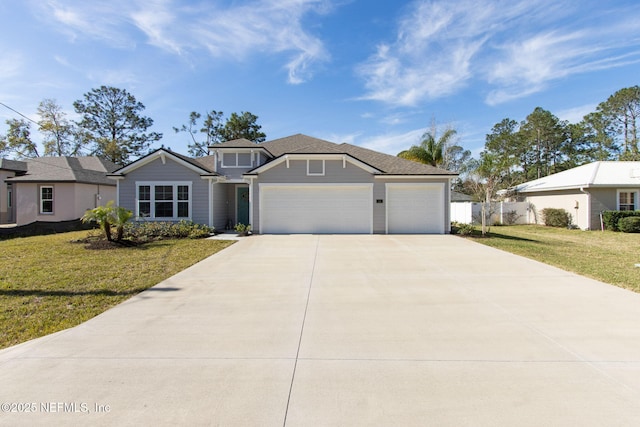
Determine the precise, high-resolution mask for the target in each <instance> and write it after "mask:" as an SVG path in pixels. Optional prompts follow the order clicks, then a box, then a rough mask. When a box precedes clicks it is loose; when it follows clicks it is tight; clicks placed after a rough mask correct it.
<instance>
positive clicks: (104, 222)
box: [82, 200, 133, 242]
mask: <svg viewBox="0 0 640 427" xmlns="http://www.w3.org/2000/svg"><path fill="white" fill-rule="evenodd" d="M132 216H133V212H131V211H130V210H128V209H125V208H123V207H121V206H114V205H113V200H110V201H109V202H108V203H107V204H106V205H105V206H98V207H97V208H95V209H91V210H88V211H87V212H86V213H85V214H84V215H83V216H82V222H85V223H87V222H95V223H96V224H98V226H99V227H100V228H102V230H103V231H104V235H105V237H106V238H107V240H108V241H110V242H112V241H113V236H112V234H111V226H112V225H114V226H115V227H116V242H120V241H121V240H122V238H123V235H124V225H125V224H126V223H127V221H129V220H130V219H131V217H132Z"/></svg>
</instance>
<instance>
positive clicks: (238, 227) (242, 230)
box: [234, 223, 251, 236]
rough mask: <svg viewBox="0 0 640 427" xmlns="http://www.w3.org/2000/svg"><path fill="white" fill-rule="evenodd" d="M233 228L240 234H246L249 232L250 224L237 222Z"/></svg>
mask: <svg viewBox="0 0 640 427" xmlns="http://www.w3.org/2000/svg"><path fill="white" fill-rule="evenodd" d="M234 229H235V230H236V232H237V233H238V234H239V235H241V236H247V235H249V234H251V224H247V225H245V224H242V223H238V224H236V226H235V227H234Z"/></svg>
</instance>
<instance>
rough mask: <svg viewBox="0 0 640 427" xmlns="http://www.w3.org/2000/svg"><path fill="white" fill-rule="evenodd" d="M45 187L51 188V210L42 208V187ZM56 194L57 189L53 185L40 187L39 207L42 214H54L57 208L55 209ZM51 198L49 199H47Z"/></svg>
mask: <svg viewBox="0 0 640 427" xmlns="http://www.w3.org/2000/svg"><path fill="white" fill-rule="evenodd" d="M43 188H50V189H51V212H45V211H44V209H42V202H44V199H43V198H42V189H43ZM55 198H56V195H55V189H54V188H53V185H41V186H39V187H38V200H39V201H40V203H39V204H40V209H39V211H40V212H39V213H40V215H54V213H55V211H56V209H55V202H54V200H55ZM47 200H49V199H47Z"/></svg>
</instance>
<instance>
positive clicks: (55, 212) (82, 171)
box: [0, 157, 118, 225]
mask: <svg viewBox="0 0 640 427" xmlns="http://www.w3.org/2000/svg"><path fill="white" fill-rule="evenodd" d="M1 166H2V167H1V168H0V174H1V175H0V177H1V178H2V186H1V187H0V188H1V189H2V194H1V195H0V200H2V205H0V206H2V212H3V215H2V223H16V224H17V225H25V224H30V223H32V222H35V221H42V222H59V221H68V220H74V219H79V218H80V217H82V215H84V213H85V212H86V211H87V209H93V208H95V207H97V206H100V205H104V204H106V203H107V202H108V201H109V200H114V201H115V200H116V185H115V183H114V182H113V181H112V180H110V179H108V178H107V173H109V172H112V171H114V170H115V169H117V168H118V166H116V165H115V164H113V163H111V162H109V161H107V160H103V159H100V158H98V157H38V158H35V159H28V160H25V161H20V162H18V161H11V160H5V159H3V160H2V164H1ZM11 168H13V170H12V169H11Z"/></svg>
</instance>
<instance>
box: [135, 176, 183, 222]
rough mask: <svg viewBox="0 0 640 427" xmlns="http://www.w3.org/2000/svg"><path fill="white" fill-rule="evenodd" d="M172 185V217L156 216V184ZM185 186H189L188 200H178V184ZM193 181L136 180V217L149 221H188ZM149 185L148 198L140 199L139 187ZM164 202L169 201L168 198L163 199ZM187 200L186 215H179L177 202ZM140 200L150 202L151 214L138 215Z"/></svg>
mask: <svg viewBox="0 0 640 427" xmlns="http://www.w3.org/2000/svg"><path fill="white" fill-rule="evenodd" d="M169 185H170V186H172V187H173V200H172V202H173V212H174V216H173V217H164V216H156V215H155V210H156V207H155V202H156V200H155V198H156V194H155V190H154V188H155V187H156V186H169ZM183 185H184V186H187V187H189V200H178V186H183ZM192 185H193V182H191V181H136V201H135V203H136V218H143V219H146V220H150V221H180V220H187V221H190V220H191V217H192V216H193V189H192ZM143 186H150V187H151V188H150V193H151V194H150V199H149V200H140V198H139V197H140V187H143ZM163 201H164V202H169V200H163ZM179 201H180V202H185V201H186V202H188V203H189V213H188V216H186V217H179V216H177V215H178V202H179ZM140 202H149V203H151V215H149V216H144V217H141V216H140Z"/></svg>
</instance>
